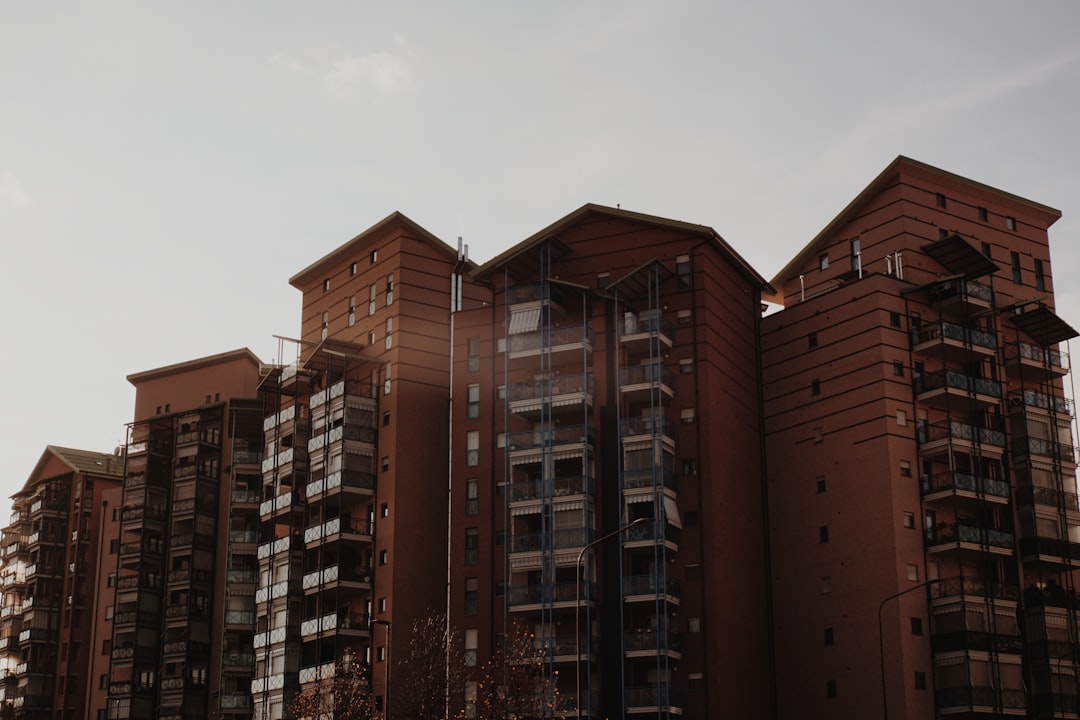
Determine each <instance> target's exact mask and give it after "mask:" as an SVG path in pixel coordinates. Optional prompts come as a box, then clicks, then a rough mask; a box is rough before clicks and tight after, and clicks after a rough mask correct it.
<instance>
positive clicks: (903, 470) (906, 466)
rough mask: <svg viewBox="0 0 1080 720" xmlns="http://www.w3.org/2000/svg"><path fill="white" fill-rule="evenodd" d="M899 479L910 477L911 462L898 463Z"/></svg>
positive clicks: (902, 461)
mask: <svg viewBox="0 0 1080 720" xmlns="http://www.w3.org/2000/svg"><path fill="white" fill-rule="evenodd" d="M900 477H911V461H910V460H901V461H900Z"/></svg>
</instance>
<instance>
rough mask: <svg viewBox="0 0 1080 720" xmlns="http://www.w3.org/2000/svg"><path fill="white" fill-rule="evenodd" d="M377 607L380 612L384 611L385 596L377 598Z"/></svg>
mask: <svg viewBox="0 0 1080 720" xmlns="http://www.w3.org/2000/svg"><path fill="white" fill-rule="evenodd" d="M377 607H378V608H379V612H380V613H384V612H386V598H384V597H381V598H379V604H378V605H377Z"/></svg>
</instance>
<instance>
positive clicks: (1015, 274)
mask: <svg viewBox="0 0 1080 720" xmlns="http://www.w3.org/2000/svg"><path fill="white" fill-rule="evenodd" d="M1012 281H1013V282H1014V283H1016V284H1017V285H1019V284H1021V282H1022V281H1023V278H1022V277H1021V275H1020V253H1018V252H1014V253H1012Z"/></svg>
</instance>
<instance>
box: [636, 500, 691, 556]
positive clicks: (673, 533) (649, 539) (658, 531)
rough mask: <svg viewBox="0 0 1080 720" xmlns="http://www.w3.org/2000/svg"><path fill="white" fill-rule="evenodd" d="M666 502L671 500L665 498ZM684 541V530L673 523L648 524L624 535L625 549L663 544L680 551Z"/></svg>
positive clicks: (638, 526) (637, 526) (643, 524)
mask: <svg viewBox="0 0 1080 720" xmlns="http://www.w3.org/2000/svg"><path fill="white" fill-rule="evenodd" d="M665 499H666V500H670V498H667V497H665ZM681 541H682V530H680V529H679V528H677V527H675V526H674V525H672V524H671V523H667V522H665V523H657V522H648V523H642V524H641V525H635V526H634V527H631V528H628V529H627V530H626V532H625V533H623V547H626V548H640V547H652V546H653V545H656V544H658V543H662V544H663V545H664V546H665V547H667V548H668V549H669V550H678V549H679V543H680V542H681Z"/></svg>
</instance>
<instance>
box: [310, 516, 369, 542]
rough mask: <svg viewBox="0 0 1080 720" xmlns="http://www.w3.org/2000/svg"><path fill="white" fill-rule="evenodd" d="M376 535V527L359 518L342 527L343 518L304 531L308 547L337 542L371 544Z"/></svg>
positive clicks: (333, 519)
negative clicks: (373, 536) (350, 541)
mask: <svg viewBox="0 0 1080 720" xmlns="http://www.w3.org/2000/svg"><path fill="white" fill-rule="evenodd" d="M374 533H375V525H374V523H372V522H370V521H369V520H367V519H364V520H361V519H359V518H354V519H352V520H351V521H348V524H346V525H345V526H344V527H342V522H341V518H340V517H336V518H331V519H329V520H327V521H326V522H324V523H320V524H318V525H313V526H311V527H309V528H307V529H306V530H304V544H305V545H306V546H308V547H313V546H315V545H319V544H322V543H329V542H335V541H337V540H352V541H354V542H371V537H372V535H374Z"/></svg>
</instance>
